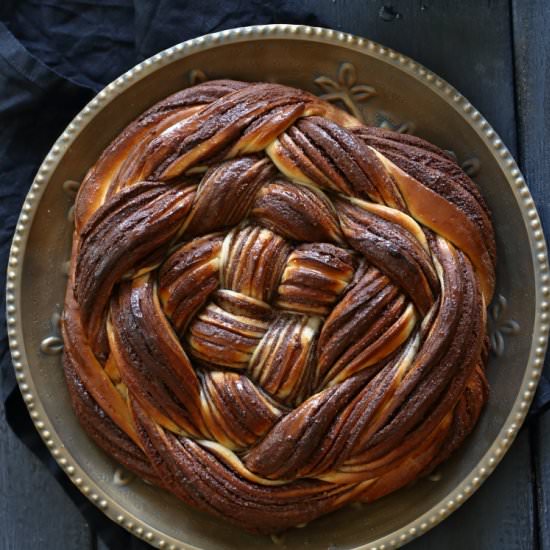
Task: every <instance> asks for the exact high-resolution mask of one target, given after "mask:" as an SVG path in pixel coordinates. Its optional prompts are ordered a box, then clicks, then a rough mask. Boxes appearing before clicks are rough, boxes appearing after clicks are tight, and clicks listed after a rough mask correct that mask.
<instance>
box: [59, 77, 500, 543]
mask: <svg viewBox="0 0 550 550" xmlns="http://www.w3.org/2000/svg"><path fill="white" fill-rule="evenodd" d="M75 214H76V215H75V233H74V239H73V253H72V262H71V273H70V280H69V284H68V287H67V294H66V301H65V311H64V317H63V335H64V340H65V348H64V365H65V372H66V377H67V380H68V387H69V391H70V395H71V399H72V402H73V405H74V408H75V411H76V413H77V415H78V417H79V419H80V421H81V423H82V425H83V426H84V428H85V429H86V430H87V432H88V433H89V435H90V436H91V437H92V438H93V439H94V440H95V441H96V442H97V443H98V444H99V445H100V446H101V447H102V448H103V449H105V450H106V451H107V452H108V453H110V454H111V455H113V456H114V457H115V458H116V459H117V460H118V461H120V462H122V463H123V464H125V465H126V466H127V467H128V468H129V469H131V470H132V471H134V472H136V473H137V474H138V475H140V476H141V477H143V478H144V479H147V480H149V481H152V482H153V483H156V484H158V485H160V486H162V487H164V488H166V489H168V490H170V491H172V492H173V493H174V494H176V495H177V496H178V497H180V498H182V499H183V500H184V501H186V502H187V503H189V504H191V505H193V506H196V507H198V508H200V509H201V510H204V511H207V512H210V513H213V514H216V515H218V516H222V517H224V518H226V519H228V520H230V521H232V522H234V523H236V524H238V525H240V526H242V527H244V528H246V529H248V530H251V531H256V532H267V533H271V532H276V531H280V530H282V529H285V528H288V527H291V526H295V525H298V524H301V523H304V522H307V521H310V520H312V519H314V518H316V517H318V516H320V515H322V514H325V513H328V512H330V511H332V510H335V509H337V508H339V507H341V506H343V505H344V504H346V503H348V502H351V501H354V500H360V501H372V500H374V499H376V498H379V497H381V496H383V495H385V494H388V493H390V492H392V491H394V490H396V489H398V488H400V487H402V486H404V485H406V484H407V483H409V482H411V481H412V480H414V479H416V478H417V477H419V476H421V475H425V474H426V473H429V472H430V471H431V470H433V468H434V467H435V466H437V465H438V464H439V463H441V462H442V461H443V460H445V459H446V458H447V457H448V456H449V455H450V454H451V453H452V452H453V450H454V449H456V448H457V447H458V446H459V445H460V444H461V443H462V441H463V440H464V438H465V437H466V436H467V435H468V433H469V432H470V431H471V430H472V429H473V427H474V425H475V423H476V421H477V419H478V417H479V415H480V412H481V410H482V407H483V405H484V403H485V401H486V399H487V384H486V380H485V375H484V366H485V363H486V359H487V344H486V340H487V339H486V332H485V331H486V329H485V306H486V304H487V303H488V302H489V301H490V299H491V296H492V293H493V288H494V266H495V256H496V255H495V243H494V235H493V229H492V225H491V221H490V214H489V212H488V210H487V207H486V206H485V204H484V202H483V199H482V198H481V196H480V194H479V192H478V190H477V188H476V187H475V185H474V184H473V183H472V182H471V180H470V179H469V178H468V176H466V174H464V172H462V171H461V169H460V168H459V167H458V166H457V165H456V163H455V162H454V160H453V159H452V158H451V157H449V156H448V155H447V154H446V153H444V152H443V151H441V150H439V149H438V148H436V147H435V146H433V145H431V144H429V143H427V142H425V141H423V140H421V139H419V138H415V137H410V136H401V135H399V134H395V133H393V132H389V131H385V130H380V129H374V128H368V127H365V126H363V125H361V124H360V123H359V122H358V121H357V120H356V119H354V118H353V117H351V116H350V115H348V114H346V113H344V112H342V111H340V110H338V109H336V108H335V107H334V106H332V105H330V104H328V103H325V102H323V101H321V100H319V99H318V98H316V97H315V96H313V95H311V94H309V93H307V92H304V91H301V90H296V89H293V88H289V87H286V86H282V85H277V84H264V83H259V84H247V83H243V82H235V81H229V80H223V81H212V82H207V83H204V84H200V85H198V86H194V87H192V88H189V89H186V90H183V91H181V92H178V93H177V94H174V95H173V96H170V97H169V98H167V99H165V100H164V101H162V102H160V103H159V104H157V105H155V106H154V107H152V108H151V109H150V110H149V111H147V112H146V113H144V114H143V115H142V116H141V117H140V118H138V119H137V120H136V121H134V122H133V123H132V124H130V125H129V126H128V127H127V128H126V129H125V130H124V131H123V132H122V133H121V134H120V135H119V136H118V137H117V138H116V139H115V140H114V141H113V142H112V143H111V145H110V146H109V147H108V148H107V149H106V150H105V151H104V153H103V154H102V156H101V157H100V159H99V160H98V161H97V163H96V164H95V165H94V166H93V167H92V168H91V169H90V171H89V172H88V174H87V176H86V178H85V180H84V182H83V184H82V186H81V189H80V191H79V194H78V197H77V202H76V207H75Z"/></svg>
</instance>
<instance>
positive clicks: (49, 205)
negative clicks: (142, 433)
mask: <svg viewBox="0 0 550 550" xmlns="http://www.w3.org/2000/svg"><path fill="white" fill-rule="evenodd" d="M220 77H225V78H235V79H241V80H262V81H277V82H281V83H285V84H289V85H292V86H296V87H299V88H304V89H307V90H311V91H313V92H314V93H317V94H320V95H323V96H324V97H325V98H326V99H328V100H330V101H340V102H342V103H344V104H345V105H346V106H347V108H348V109H350V110H351V111H353V112H354V113H355V114H356V115H359V116H362V117H363V119H364V120H365V121H366V122H367V123H369V124H376V125H382V126H386V127H390V128H394V129H397V130H400V131H414V133H415V134H417V135H419V136H422V137H424V138H427V139H428V140H431V141H433V142H434V143H436V144H438V145H439V146H441V147H443V148H445V149H449V150H452V151H454V153H455V154H456V156H457V158H458V159H459V161H460V162H463V163H464V164H463V166H464V167H465V169H466V170H467V171H469V172H470V173H471V174H472V176H473V177H474V179H475V181H476V182H477V183H478V184H479V186H480V187H481V189H482V192H483V194H484V196H485V197H486V199H487V202H488V204H489V206H490V208H491V210H492V212H493V216H494V223H495V227H496V235H497V247H498V267H497V290H496V298H495V301H494V303H493V304H492V305H491V307H490V308H489V325H490V327H489V329H490V335H491V342H492V355H491V359H490V363H489V366H488V377H489V381H490V384H491V398H490V401H489V404H488V406H487V408H486V410H485V411H484V413H483V415H482V418H481V420H480V422H479V424H478V426H477V427H476V429H475V431H474V433H473V434H472V435H471V436H470V437H469V438H468V440H467V442H466V444H465V445H464V446H463V448H462V449H461V450H460V451H459V452H457V453H456V454H455V455H454V456H453V457H452V459H451V460H450V461H448V462H447V463H446V464H444V465H443V466H442V467H441V468H440V469H439V470H438V473H437V477H435V478H434V477H432V480H429V479H423V480H419V481H418V482H416V483H415V484H414V485H413V486H411V487H408V488H406V489H402V490H400V491H398V492H397V493H394V494H392V495H390V496H388V497H386V498H384V499H381V500H380V501H378V502H375V503H373V504H369V505H363V506H362V507H353V506H351V507H347V508H345V509H342V510H340V511H338V512H336V513H334V514H331V515H330V516H325V517H324V518H320V519H318V520H316V521H314V522H312V523H310V524H309V525H307V526H306V527H304V528H302V529H293V530H290V531H288V532H287V533H285V535H284V547H285V548H287V549H289V550H292V549H298V548H308V549H312V550H313V549H320V548H327V547H336V548H341V547H345V548H372V549H374V548H376V549H378V550H381V549H383V548H392V547H396V546H399V545H401V544H403V543H405V542H407V541H409V540H411V539H412V538H414V537H416V536H418V535H420V534H422V533H424V532H425V531H427V530H428V529H430V528H431V527H433V526H434V525H436V524H437V523H439V522H440V521H441V520H442V519H443V518H445V517H446V516H447V515H449V514H450V513H451V512H453V510H455V509H456V508H457V507H458V506H460V505H461V504H462V503H463V502H464V501H465V500H466V499H467V498H468V497H469V496H470V495H471V494H472V493H473V492H474V491H475V490H476V489H477V488H478V487H479V485H480V484H481V483H482V482H483V480H484V479H485V478H486V477H487V476H488V475H489V473H490V472H491V471H492V470H493V469H494V468H495V466H496V465H497V463H498V462H499V461H500V459H501V458H502V456H503V455H504V453H505V452H506V450H507V449H508V447H509V446H510V444H511V442H512V441H513V439H514V437H515V435H516V434H517V432H518V429H519V427H520V425H521V423H522V422H523V420H524V418H525V415H526V413H527V410H528V407H529V404H530V402H531V399H532V397H533V394H534V391H535V389H536V385H537V381H538V378H539V375H540V372H541V369H542V364H543V360H544V354H545V349H546V343H547V333H548V328H549V323H548V297H549V295H550V286H549V283H550V275H549V272H548V263H547V254H546V244H545V241H544V235H543V232H542V228H541V224H540V221H539V218H538V215H537V211H536V208H535V205H534V203H533V200H532V198H531V195H530V194H529V190H528V188H527V186H526V184H525V181H524V179H523V177H522V175H521V174H520V172H519V170H518V167H517V165H516V163H515V161H514V159H513V158H512V156H511V155H510V152H509V151H508V150H507V148H506V147H505V145H504V144H503V143H502V141H501V140H500V138H499V137H498V136H497V135H496V133H495V132H494V130H493V129H492V128H491V127H490V125H489V124H488V123H487V121H486V120H485V119H484V118H483V117H482V116H481V115H480V113H479V112H478V111H477V110H476V109H475V108H474V107H473V106H472V105H471V104H470V103H469V102H468V101H467V100H466V99H465V98H464V97H463V96H462V95H460V93H458V92H457V91H456V90H455V89H453V88H452V87H451V86H449V85H448V84H447V83H446V82H444V81H443V80H441V79H440V78H438V77H437V76H436V75H434V74H433V73H431V72H430V71H428V70H427V69H425V68H424V67H422V66H421V65H419V64H418V63H416V62H414V61H412V60H411V59H409V58H407V57H404V56H403V55H400V54H399V53H396V52H394V51H392V50H390V49H388V48H385V47H383V46H380V45H378V44H375V43H373V42H371V41H369V40H366V39H363V38H357V37H354V36H351V35H348V34H344V33H340V32H336V31H332V30H327V29H320V28H312V27H304V26H294V25H268V26H255V27H247V28H239V29H233V30H229V31H224V32H220V33H216V34H210V35H207V36H203V37H200V38H196V39H194V40H189V41H188V42H185V43H182V44H178V45H177V46H174V47H172V48H170V49H168V50H166V51H163V52H161V53H159V54H157V55H155V56H154V57H152V58H150V59H147V60H146V61H144V62H143V63H140V64H139V65H137V66H136V67H134V68H133V69H131V70H130V71H128V72H127V73H125V74H123V75H122V76H121V77H119V78H118V79H117V80H115V81H114V82H112V83H111V84H109V86H107V87H106V88H105V89H104V90H103V91H102V92H100V93H99V94H98V95H97V96H96V97H95V98H94V99H93V100H92V101H91V102H90V103H89V104H88V105H87V106H86V107H85V108H84V109H83V110H82V111H81V113H80V114H79V115H78V116H77V117H76V118H75V119H74V120H73V121H72V122H71V124H69V126H68V127H67V129H66V130H65V131H64V132H63V134H62V135H61V136H60V137H59V139H58V140H57V142H56V143H55V144H54V146H53V147H52V149H51V151H50V152H49V154H48V156H47V157H46V159H45V160H44V162H43V164H42V166H41V167H40V170H39V172H38V174H37V176H36V179H35V180H34V183H33V184H32V187H31V189H30V191H29V194H28V195H27V198H26V201H25V204H24V206H23V210H22V213H21V216H20V218H19V222H18V224H17V228H16V232H15V236H14V239H13V244H12V249H11V256H10V260H9V269H8V285H7V313H8V333H9V338H10V346H11V352H12V357H13V364H14V367H15V370H16V375H17V380H18V381H19V385H20V388H21V392H22V394H23V397H24V399H25V402H26V403H27V406H28V408H29V411H30V414H31V417H32V419H33V420H34V423H35V425H36V427H37V429H38V431H39V432H40V434H41V436H42V438H43V439H44V441H45V442H46V445H47V446H48V447H49V449H50V450H51V453H52V455H53V456H54V457H55V458H56V460H57V461H58V463H59V464H60V466H61V467H62V468H63V469H64V471H65V472H66V473H67V474H68V475H69V476H70V478H71V479H72V481H73V482H74V483H75V484H76V485H77V486H78V488H79V489H80V490H81V491H82V492H83V493H84V494H85V495H86V496H87V497H88V498H90V499H91V500H92V501H93V502H94V503H95V504H96V505H97V506H98V507H99V508H100V509H101V510H103V511H104V512H105V514H107V515H108V516H109V517H110V518H111V519H113V520H114V521H116V522H117V523H119V524H120V525H122V526H124V527H125V528H126V529H128V530H129V531H131V532H132V533H134V534H135V535H137V536H139V537H142V538H144V539H145V540H147V541H148V542H149V543H151V544H152V545H154V546H157V547H159V548H170V549H172V548H174V549H175V548H208V549H210V550H213V549H222V548H223V549H228V548H239V549H241V550H246V549H253V548H264V547H266V546H267V545H269V544H272V541H270V540H269V538H266V537H260V536H253V535H250V534H247V533H244V532H242V531H240V530H238V529H237V528H234V527H232V526H230V525H228V524H226V523H224V522H222V521H220V520H218V519H215V518H212V517H210V516H206V515H203V514H202V513H200V512H197V511H195V510H191V509H189V508H188V507H186V506H185V505H183V504H182V503H181V502H179V501H178V500H176V498H175V497H172V496H171V495H169V494H168V493H166V492H164V491H162V490H160V489H157V488H155V487H152V486H150V485H147V484H146V483H144V482H142V481H141V480H139V479H132V478H131V477H130V476H129V475H128V474H127V473H126V472H124V471H122V470H121V469H120V468H119V467H118V466H117V464H115V463H114V462H113V461H112V460H111V459H110V458H109V457H108V456H106V455H105V454H104V453H103V452H102V451H101V450H99V449H98V448H97V447H96V446H95V445H94V444H93V443H92V442H91V441H90V440H89V439H88V437H87V436H86V435H85V433H84V431H83V430H82V429H81V428H80V426H79V424H78V422H77V420H76V418H75V416H74V414H73V411H72V409H71V406H70V403H69V396H68V392H67V390H66V387H65V381H64V377H63V373H62V368H61V356H60V351H61V346H62V341H61V340H60V338H59V332H58V326H57V325H58V319H59V314H60V313H61V310H62V303H63V295H64V288H65V285H66V278H65V275H64V269H65V267H64V266H65V262H66V260H67V259H68V256H69V246H70V240H71V232H72V224H71V213H70V207H71V203H72V201H73V199H74V192H75V189H76V187H77V185H78V183H77V182H79V181H80V180H81V179H82V177H83V176H84V174H85V172H86V170H87V169H88V168H89V167H90V166H91V165H92V164H93V163H94V162H95V160H96V159H97V157H98V156H99V154H100V152H101V151H102V149H103V148H104V147H105V146H106V145H107V144H108V143H109V142H110V141H111V139H112V138H114V137H115V136H116V135H117V134H118V133H119V131H120V130H121V129H122V128H123V127H124V126H125V125H126V124H127V123H128V122H130V121H131V120H132V119H133V118H134V117H136V116H137V115H138V114H140V113H141V112H143V111H144V110H145V109H146V108H148V107H149V106H150V105H151V104H153V103H154V102H156V101H158V100H160V99H161V98H163V97H165V96H167V95H168V94H170V93H172V92H175V91H176V90H179V89H181V88H183V87H185V86H188V85H190V84H194V83H196V82H198V81H201V80H203V79H206V78H220ZM71 194H72V196H71ZM433 479H439V481H437V482H434V481H433ZM274 542H275V543H277V542H280V541H279V540H278V539H275V540H274Z"/></svg>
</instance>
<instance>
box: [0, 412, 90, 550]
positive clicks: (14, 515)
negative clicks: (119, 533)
mask: <svg viewBox="0 0 550 550" xmlns="http://www.w3.org/2000/svg"><path fill="white" fill-rule="evenodd" d="M0 488H1V492H0V495H1V498H0V548H2V550H26V549H35V548H41V549H45V550H47V549H50V548H51V549H53V548H66V549H67V550H73V549H78V550H86V549H87V548H90V549H91V548H92V542H93V541H92V535H91V533H90V530H89V528H88V525H87V523H86V521H85V520H84V518H83V517H82V515H81V514H80V512H79V511H78V510H77V508H75V506H74V504H73V503H72V502H71V500H70V499H69V497H68V496H67V495H66V494H65V493H64V492H63V489H62V488H61V487H60V485H59V484H58V483H57V481H56V480H55V479H54V478H53V477H52V475H51V474H50V472H48V470H46V468H45V467H44V466H43V465H42V464H41V462H40V461H39V460H38V458H36V457H35V456H34V455H33V454H32V453H31V452H30V451H29V450H28V449H27V448H26V447H25V446H24V445H23V444H22V443H21V442H20V441H19V440H18V439H17V438H16V437H15V435H14V434H13V433H12V432H11V430H10V429H9V428H8V426H7V424H6V420H5V415H4V407H3V405H2V404H1V403H0Z"/></svg>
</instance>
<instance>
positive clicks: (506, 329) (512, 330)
mask: <svg viewBox="0 0 550 550" xmlns="http://www.w3.org/2000/svg"><path fill="white" fill-rule="evenodd" d="M507 309H508V300H506V298H505V297H504V296H502V294H499V295H498V296H497V297H496V298H495V300H494V302H493V304H491V306H490V307H489V319H490V321H491V329H490V331H489V334H490V336H489V338H490V345H491V351H492V352H493V353H494V355H496V356H497V357H500V356H501V355H502V354H503V353H504V350H505V347H506V341H505V336H512V335H515V334H518V333H519V330H520V326H519V323H518V322H517V321H514V320H513V319H507V320H505V315H506V310H507Z"/></svg>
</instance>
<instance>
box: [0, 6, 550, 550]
mask: <svg viewBox="0 0 550 550" xmlns="http://www.w3.org/2000/svg"><path fill="white" fill-rule="evenodd" d="M301 5H302V6H303V5H306V6H307V5H309V6H310V7H311V12H312V13H314V14H315V15H316V16H317V18H318V19H319V21H320V22H321V23H322V24H323V25H325V26H330V27H333V28H335V29H338V30H342V31H347V32H351V33H354V34H357V35H362V36H365V37H368V38H371V39H373V40H375V41H378V42H381V43H382V44H385V45H387V46H389V47H391V48H394V49H396V50H398V51H400V52H402V53H404V54H406V55H409V56H411V57H412V58H414V59H416V60H417V61H419V62H420V63H423V64H424V65H426V66H427V67H429V68H430V69H431V70H433V71H435V72H436V73H438V74H439V75H441V76H442V77H443V78H445V79H446V80H447V81H449V82H450V83H451V84H452V85H454V86H455V87H456V88H458V90H460V91H461V92H462V93H463V94H464V95H466V97H468V98H469V99H470V100H471V101H472V103H473V104H474V105H475V106H476V107H477V108H478V109H479V110H480V111H481V112H482V113H483V115H484V116H485V117H486V118H487V119H488V120H489V122H490V123H491V124H492V125H493V126H494V128H495V129H496V130H497V132H498V133H499V134H500V136H501V137H502V139H503V141H504V142H505V143H506V145H507V146H508V147H509V148H510V150H511V151H512V153H513V154H514V156H515V157H516V159H517V160H518V161H519V164H520V166H521V168H522V170H523V173H524V174H525V176H526V179H527V182H528V183H529V186H530V188H531V192H532V193H533V195H534V196H535V199H536V201H537V204H538V207H539V212H540V214H541V217H542V220H543V224H544V223H545V221H546V222H548V223H550V219H549V216H550V199H549V198H548V197H547V194H546V189H547V188H550V148H549V143H550V64H549V59H550V57H549V54H548V52H549V51H550V30H549V29H550V1H549V0H509V1H508V0H499V1H490V0H483V1H482V0H470V1H466V0H463V1H460V2H457V1H453V0H414V1H413V0H408V1H400V2H399V1H395V2H389V1H384V2H383V1H380V0H372V1H371V0H322V1H316V0H302V2H301ZM250 23H251V24H252V23H254V21H250ZM546 229H547V231H548V230H550V227H549V226H548V225H546ZM548 234H549V233H548V232H547V235H548ZM547 370H548V366H547ZM0 415H1V416H2V418H0V550H8V549H10V550H11V549H14V550H25V549H35V548H40V549H44V550H49V549H57V548H63V549H64V550H74V549H78V550H80V549H96V548H97V549H100V548H101V549H103V550H105V548H106V547H105V546H104V545H103V543H102V542H101V541H100V540H99V539H98V538H97V537H96V534H95V533H94V532H93V530H92V529H90V527H89V526H88V525H87V523H86V521H85V520H84V519H83V517H82V516H81V514H80V513H79V511H78V510H77V509H76V508H75V506H74V505H73V504H72V502H71V501H70V500H69V498H68V497H67V496H66V495H65V493H64V492H63V490H62V489H61V488H60V486H59V485H58V484H57V482H56V481H55V480H54V478H53V477H52V476H51V475H50V474H49V473H48V472H47V470H46V469H45V468H44V467H43V466H42V465H41V464H40V462H39V461H38V459H36V458H35V457H34V456H33V455H31V453H30V452H29V451H28V450H27V449H26V448H25V447H24V446H23V445H22V444H21V443H20V442H19V441H18V440H17V439H16V437H15V436H14V435H13V434H12V433H11V432H10V431H9V429H8V428H7V426H6V424H5V422H4V421H3V415H4V411H3V410H2V409H1V405H0ZM142 544H143V543H137V542H136V544H135V546H138V545H139V546H140V548H143V547H145V545H144V544H143V546H142ZM407 548H411V549H457V550H458V549H460V550H462V549H468V550H475V549H478V548H479V549H491V550H492V549H500V550H508V549H509V550H512V549H514V550H516V549H526V550H527V549H538V548H540V549H544V550H546V549H547V550H550V411H548V412H546V413H545V414H543V415H541V416H539V417H535V418H532V419H531V420H530V421H529V422H528V423H527V424H526V425H525V426H524V427H523V428H522V430H521V432H520V433H519V435H518V437H517V440H516V441H515V443H514V444H513V445H512V447H511V449H510V451H509V452H508V454H507V455H506V457H505V458H504V460H503V461H502V463H501V464H500V465H499V466H498V468H497V470H496V472H495V473H494V474H493V475H492V476H491V477H490V478H489V480H488V481H487V482H486V483H485V484H484V485H483V486H482V487H481V489H480V490H479V491H478V492H477V493H476V494H475V495H474V496H473V497H472V498H471V499H470V500H469V501H468V502H467V503H466V504H465V505H464V506H462V508H461V509H460V510H458V511H457V512H456V513H454V514H453V515H452V516H451V517H450V518H449V519H447V520H445V521H444V522H443V523H442V524H441V525H439V526H438V527H436V528H435V529H434V530H432V531H431V532H429V533H428V534H427V535H425V536H423V537H422V538H421V539H418V540H416V541H414V542H412V543H411V544H410V545H409V546H407Z"/></svg>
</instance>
